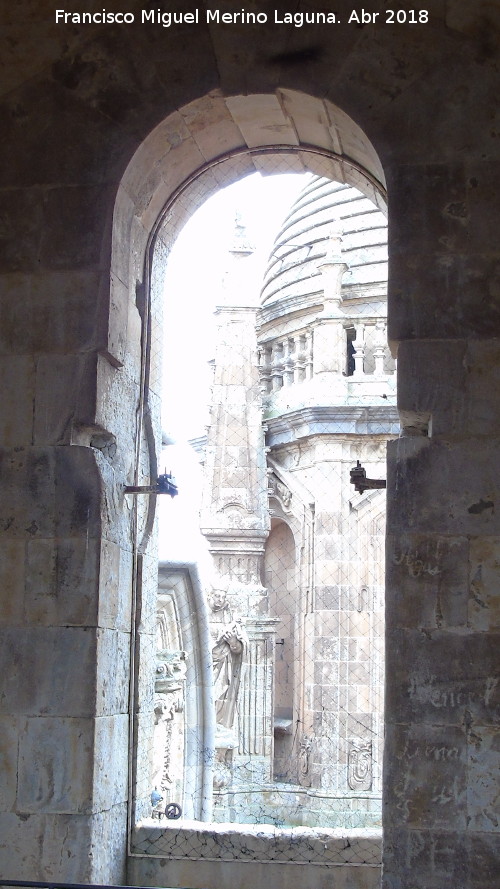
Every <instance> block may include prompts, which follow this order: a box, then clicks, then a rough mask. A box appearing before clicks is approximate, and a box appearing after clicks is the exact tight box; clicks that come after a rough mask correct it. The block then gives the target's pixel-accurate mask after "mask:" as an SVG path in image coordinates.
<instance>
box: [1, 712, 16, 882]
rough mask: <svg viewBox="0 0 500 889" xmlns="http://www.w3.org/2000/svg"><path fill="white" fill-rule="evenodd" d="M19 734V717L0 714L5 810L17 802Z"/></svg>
mask: <svg viewBox="0 0 500 889" xmlns="http://www.w3.org/2000/svg"><path fill="white" fill-rule="evenodd" d="M18 735H19V724H18V720H17V718H16V717H13V716H0V809H1V811H3V812H10V811H12V810H13V809H15V804H16V795H17V749H18ZM0 873H2V871H1V869H0Z"/></svg>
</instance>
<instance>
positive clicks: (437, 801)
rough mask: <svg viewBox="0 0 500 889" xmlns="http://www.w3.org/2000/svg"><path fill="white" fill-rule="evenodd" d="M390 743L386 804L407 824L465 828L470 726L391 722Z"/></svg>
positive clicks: (389, 730)
mask: <svg viewBox="0 0 500 889" xmlns="http://www.w3.org/2000/svg"><path fill="white" fill-rule="evenodd" d="M386 744H387V749H388V750H390V751H391V753H390V756H389V755H388V756H386V758H385V764H384V787H385V793H386V805H387V806H388V807H389V808H390V809H391V810H392V811H393V812H398V813H399V817H400V818H401V823H402V826H403V827H404V826H412V827H415V828H437V829H439V828H442V829H450V830H465V827H466V824H467V816H466V807H465V805H464V803H465V801H466V795H467V739H466V732H465V729H463V728H462V727H458V726H446V727H443V726H429V725H424V726H421V725H414V726H405V725H391V726H389V727H388V730H387V734H386Z"/></svg>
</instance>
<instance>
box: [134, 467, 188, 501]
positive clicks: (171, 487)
mask: <svg viewBox="0 0 500 889" xmlns="http://www.w3.org/2000/svg"><path fill="white" fill-rule="evenodd" d="M125 493H126V494H170V496H171V497H176V496H177V494H178V493H179V491H178V488H177V483H176V481H175V479H174V477H173V475H172V474H171V473H167V472H165V473H164V474H163V475H159V476H158V478H157V479H156V484H154V485H125Z"/></svg>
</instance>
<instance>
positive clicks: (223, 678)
mask: <svg viewBox="0 0 500 889" xmlns="http://www.w3.org/2000/svg"><path fill="white" fill-rule="evenodd" d="M246 643H247V638H246V633H245V630H244V629H243V627H242V625H241V624H240V623H237V622H235V623H233V624H231V626H227V627H224V628H223V629H222V630H221V632H220V633H219V636H218V637H217V642H216V643H215V645H214V647H213V648H212V663H213V669H214V699H215V718H216V721H217V724H218V725H223V726H225V727H226V728H232V726H233V723H234V716H235V712H236V701H237V698H238V690H239V686H240V679H241V670H242V666H243V660H244V652H245V648H246Z"/></svg>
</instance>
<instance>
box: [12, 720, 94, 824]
mask: <svg viewBox="0 0 500 889" xmlns="http://www.w3.org/2000/svg"><path fill="white" fill-rule="evenodd" d="M93 738H94V721H93V720H92V719H82V718H79V719H77V718H73V719H71V718H62V717H43V716H39V717H32V718H28V719H27V720H26V723H25V726H24V729H23V730H22V731H21V735H20V739H19V788H18V806H19V808H20V810H21V811H22V812H52V813H56V812H58V813H66V814H71V813H86V812H90V811H91V810H92V791H93V750H94V741H93Z"/></svg>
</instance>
